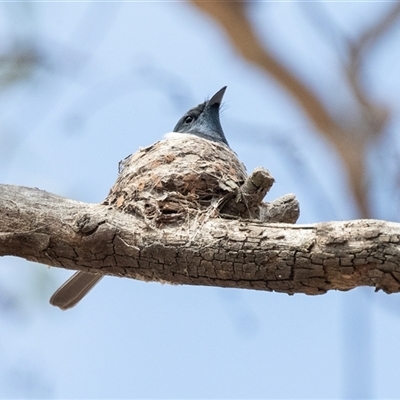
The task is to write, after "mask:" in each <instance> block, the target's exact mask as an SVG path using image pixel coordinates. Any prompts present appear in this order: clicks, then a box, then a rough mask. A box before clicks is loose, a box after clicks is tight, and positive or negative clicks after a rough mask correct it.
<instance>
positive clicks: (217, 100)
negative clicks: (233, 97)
mask: <svg viewBox="0 0 400 400" xmlns="http://www.w3.org/2000/svg"><path fill="white" fill-rule="evenodd" d="M225 90H226V86H224V87H223V88H222V89H220V90H218V92H217V93H215V94H214V96H213V97H211V99H210V100H209V101H208V106H212V105H214V104H221V102H222V98H223V97H224V93H225Z"/></svg>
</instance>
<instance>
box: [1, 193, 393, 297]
mask: <svg viewBox="0 0 400 400" xmlns="http://www.w3.org/2000/svg"><path fill="white" fill-rule="evenodd" d="M399 243H400V224H398V223H392V222H386V221H376V220H357V221H347V222H330V223H319V224H315V225H290V224H273V223H269V224H267V223H262V222H259V221H243V220H225V219H221V218H215V219H208V220H207V221H206V222H204V223H203V224H202V223H199V222H197V221H196V220H195V219H194V220H189V221H187V222H185V223H180V224H170V225H163V226H162V227H154V226H152V225H148V224H146V223H145V222H144V221H143V220H142V219H139V218H136V217H135V216H133V215H129V214H126V213H124V212H121V211H118V210H115V209H113V208H110V207H107V206H104V205H97V204H86V203H81V202H77V201H73V200H68V199H65V198H62V197H59V196H56V195H53V194H50V193H47V192H44V191H41V190H39V189H29V188H24V187H17V186H9V185H0V255H12V256H17V257H22V258H25V259H27V260H31V261H36V262H40V263H43V264H47V265H52V266H58V267H63V268H67V269H73V270H83V271H89V272H96V273H102V274H108V275H115V276H124V277H130V278H134V279H140V280H144V281H157V282H163V283H165V282H167V283H171V284H189V285H207V286H219V287H235V288H246V289H259V290H274V291H279V292H285V293H289V294H292V293H306V294H321V293H325V292H326V291H328V290H331V289H337V290H349V289H352V288H354V287H356V286H374V287H375V288H377V289H383V290H384V291H385V292H387V293H393V292H399V291H400V257H399V255H400V249H399Z"/></svg>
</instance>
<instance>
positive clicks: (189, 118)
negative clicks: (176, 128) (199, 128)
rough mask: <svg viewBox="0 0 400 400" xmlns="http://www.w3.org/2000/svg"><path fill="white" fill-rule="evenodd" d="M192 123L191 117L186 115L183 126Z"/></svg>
mask: <svg viewBox="0 0 400 400" xmlns="http://www.w3.org/2000/svg"><path fill="white" fill-rule="evenodd" d="M193 121H194V118H193V117H192V116H191V115H188V116H187V117H186V118H185V124H190V123H191V122H193Z"/></svg>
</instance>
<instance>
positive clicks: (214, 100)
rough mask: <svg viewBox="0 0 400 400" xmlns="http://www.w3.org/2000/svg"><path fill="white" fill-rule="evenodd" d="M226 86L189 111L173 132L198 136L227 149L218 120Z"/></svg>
mask: <svg viewBox="0 0 400 400" xmlns="http://www.w3.org/2000/svg"><path fill="white" fill-rule="evenodd" d="M225 90H226V86H224V87H223V88H222V89H220V90H219V91H218V92H217V93H215V94H214V96H212V97H211V99H210V100H207V101H205V102H204V103H201V104H199V105H198V106H196V107H194V108H192V109H190V110H189V111H188V112H187V113H186V114H185V115H184V116H183V117H182V118H181V119H180V120H179V121H178V123H177V124H176V126H175V128H174V130H173V132H177V133H186V134H191V135H196V136H200V137H202V138H204V139H208V140H213V141H214V142H219V143H224V144H226V145H227V146H228V147H229V144H228V142H227V140H226V138H225V135H224V132H223V130H222V127H221V122H220V120H219V109H220V105H221V101H222V97H223V96H224V93H225Z"/></svg>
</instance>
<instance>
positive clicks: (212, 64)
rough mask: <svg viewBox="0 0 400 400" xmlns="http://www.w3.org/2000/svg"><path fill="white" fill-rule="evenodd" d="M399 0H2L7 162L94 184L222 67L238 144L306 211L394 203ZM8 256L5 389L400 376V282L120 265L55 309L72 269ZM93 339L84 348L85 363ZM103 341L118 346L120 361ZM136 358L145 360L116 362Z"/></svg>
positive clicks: (57, 188)
mask: <svg viewBox="0 0 400 400" xmlns="http://www.w3.org/2000/svg"><path fill="white" fill-rule="evenodd" d="M206 7H207V8H206ZM398 8H399V7H398V5H397V3H395V4H390V3H379V4H378V3H376V4H339V3H337V4H335V3H329V4H321V3H312V4H308V5H307V4H302V3H299V4H281V3H248V2H243V3H240V2H235V3H231V2H225V3H201V2H199V3H195V2H193V4H192V5H190V4H188V3H184V4H156V5H149V4H141V5H139V4H129V5H128V4H124V5H121V4H117V3H115V4H112V3H109V4H100V3H98V4H52V5H49V4H40V3H34V4H30V3H18V4H8V3H5V4H4V5H3V6H2V10H1V11H2V13H1V15H2V19H3V21H4V22H5V24H3V35H2V37H4V38H7V40H4V41H3V42H2V49H3V57H2V58H1V60H0V61H1V67H2V81H3V83H4V84H3V92H2V96H1V98H0V101H1V104H2V108H1V109H2V115H1V121H2V124H1V126H2V132H1V133H0V140H1V143H2V145H1V150H0V151H1V157H0V163H1V165H2V169H1V171H2V180H1V181H2V183H12V184H23V185H26V186H37V187H40V188H41V189H46V190H49V191H52V192H54V193H58V194H61V195H64V196H66V197H69V198H74V199H77V200H82V201H92V202H100V201H101V200H102V199H103V198H104V197H105V195H106V194H107V191H108V188H109V187H110V186H111V184H112V183H113V181H114V180H115V176H116V164H117V162H118V160H120V159H122V158H124V157H125V156H126V155H127V154H129V153H131V152H133V151H135V150H136V149H137V147H138V146H145V145H148V144H151V143H152V142H154V141H156V140H158V139H159V138H160V137H161V135H162V133H163V132H165V131H167V130H170V129H171V128H172V127H173V125H174V124H175V122H176V120H177V118H179V117H180V115H181V114H182V111H186V109H187V108H188V107H190V106H192V105H194V104H197V103H198V102H200V101H201V100H203V98H204V96H205V95H207V94H212V93H214V92H215V90H216V89H218V88H220V87H221V86H222V85H224V84H227V85H228V93H229V96H230V97H229V98H228V96H227V102H228V105H229V108H228V110H227V111H226V113H225V115H224V116H223V125H224V128H225V131H226V134H227V136H228V140H229V141H230V143H231V146H232V148H234V150H235V151H237V152H238V154H239V156H240V158H241V159H242V160H243V161H244V162H245V164H246V165H247V167H248V169H249V170H252V168H253V167H254V166H256V165H263V166H264V167H266V168H268V169H270V170H271V172H272V173H273V175H274V176H275V178H276V180H277V183H276V185H275V186H274V188H273V191H272V192H271V195H272V196H275V197H277V196H279V195H281V194H285V193H287V192H294V193H296V195H298V197H299V199H300V202H301V207H302V217H301V220H300V222H303V223H309V222H315V221H321V220H333V219H349V218H357V217H360V216H362V217H373V218H381V219H388V220H392V221H396V220H397V219H398V217H397V211H398V210H397V201H396V199H397V196H398V176H399V174H398V161H397V160H398V157H397V152H398V139H397V135H396V132H397V130H398V126H397V125H398V115H397V114H398V110H397V106H396V104H397V103H396V101H397V100H396V96H397V92H398V85H399V79H398V76H399V75H398V73H397V68H396V65H397V64H398V60H399V54H398V49H397V48H398V46H397V45H396V43H397V41H398V40H397V38H398V34H399V27H398V14H399V10H398ZM199 9H201V10H202V11H206V14H201V13H198V10H199ZM210 16H211V17H212V18H211V19H210V18H209V17H210ZM220 28H222V29H220ZM166 31H168V35H166V34H165V32H166ZM232 44H233V46H232ZM232 49H235V50H238V51H232ZM243 56H244V57H243ZM248 61H250V63H249V62H248ZM254 63H255V64H256V66H257V68H254V65H253V64H254ZM264 72H267V74H265V73H264ZM271 77H272V78H273V79H271ZM282 88H284V89H286V90H283V91H282ZM205 91H206V93H204V92H205ZM326 139H328V140H326ZM0 261H1V266H0V273H1V278H2V279H1V285H2V290H1V293H2V309H3V310H4V313H3V318H7V313H6V310H11V311H12V315H13V316H14V318H15V316H19V317H20V322H19V323H17V324H16V323H13V322H12V319H10V318H7V321H8V324H6V325H7V327H8V329H7V330H4V332H3V333H2V339H3V341H6V342H7V344H8V345H7V346H5V347H4V349H3V351H2V353H3V354H2V359H3V360H5V361H4V364H3V367H2V371H1V375H2V378H1V381H2V382H3V383H2V384H1V386H0V392H1V393H3V394H4V395H5V396H11V395H12V394H14V393H16V394H18V395H20V396H21V395H24V397H27V396H33V395H36V396H37V395H41V396H43V395H52V396H60V397H71V396H80V397H88V396H103V397H104V396H106V395H109V396H114V397H115V396H120V397H121V396H130V397H132V396H136V395H137V396H163V397H165V396H167V395H169V396H178V395H180V396H190V395H192V396H194V395H197V396H207V397H211V396H213V397H217V396H227V397H231V396H234V395H236V396H242V397H250V396H257V397H267V396H271V397H285V396H286V397H296V396H297V397H309V396H318V397H338V396H341V395H342V396H345V397H346V396H347V397H355V396H357V395H358V396H359V397H360V396H361V397H368V396H372V395H375V396H377V397H389V396H394V395H395V393H397V392H398V387H397V386H396V385H397V383H396V382H397V380H396V379H394V375H393V377H392V375H391V374H395V373H396V371H397V363H398V361H397V360H398V359H399V357H397V355H396V351H395V350H394V349H395V346H393V344H394V343H395V340H396V339H394V338H396V337H398V332H397V331H398V329H399V328H400V327H399V321H398V312H397V308H398V304H397V303H398V301H397V297H395V296H390V297H388V296H386V295H382V294H379V293H377V294H372V292H371V290H358V291H355V292H350V293H346V294H344V293H330V294H328V295H325V296H320V297H317V298H314V297H312V298H311V297H305V296H294V298H289V297H287V296H283V295H279V294H267V293H256V292H251V291H235V290H227V289H226V290H222V289H220V290H218V289H207V288H191V287H178V288H176V287H168V286H160V285H144V284H140V283H138V282H134V281H129V280H113V279H111V278H110V279H107V280H105V282H104V284H103V285H102V288H100V289H98V290H96V291H95V292H93V293H91V297H90V299H88V300H87V301H86V302H85V303H82V306H81V307H80V308H79V309H78V310H77V311H76V312H74V314H70V315H67V314H63V315H61V316H60V315H59V314H57V310H53V309H50V308H49V307H47V305H46V306H43V305H44V304H46V302H47V298H48V295H49V294H50V293H51V291H52V290H53V289H54V286H56V284H55V282H52V284H51V285H50V284H49V280H52V279H56V278H54V277H55V276H57V280H60V281H61V280H62V279H64V277H65V276H68V273H63V271H57V270H56V269H51V270H50V271H49V272H47V273H46V272H45V269H44V268H39V267H37V266H35V267H34V268H27V267H26V265H25V264H22V263H21V262H20V261H18V260H11V259H3V260H0ZM33 270H34V272H32V271H33ZM27 274H32V275H30V276H31V278H30V279H28V278H27V277H28V275H27ZM61 275H62V276H61ZM106 281H107V282H106ZM35 282H37V285H35ZM46 282H47V283H46ZM117 285H118V286H117ZM6 293H8V295H7V296H6ZM32 293H36V294H41V296H42V297H41V301H40V303H35V302H34V299H35V296H34V295H33V294H32ZM372 302H373V303H372ZM116 303H117V304H116ZM39 304H40V306H41V307H38V306H39ZM128 305H129V306H128ZM377 305H383V306H384V307H377ZM94 310H96V314H94ZM388 310H389V311H390V310H394V311H395V312H394V313H393V314H390V313H388V312H387V311H388ZM118 311H120V312H118ZM28 316H29V317H28ZM14 321H15V319H14ZM18 324H20V325H18ZM21 324H24V329H19V327H20V326H21ZM82 326H85V329H83V330H82V328H81V327H82ZM138 327H140V328H138ZM92 329H93V330H92ZM121 332H124V335H121ZM93 337H96V338H97V340H96V341H93ZM116 337H118V338H119V340H118V342H117V341H116V340H115V338H116ZM49 338H54V339H56V340H54V341H53V340H50V342H49ZM189 338H190V340H189ZM13 343H15V346H13ZM19 343H24V345H22V346H20V345H19V346H17V344H19ZM138 343H140V344H141V346H138V345H137V344H138ZM193 343H196V346H195V347H194V346H193ZM105 348H106V349H108V351H109V353H107V356H106V357H104V353H103V351H104V349H105ZM6 349H17V350H6ZM49 349H51V351H50V352H49V351H48V350H49ZM171 349H173V352H172V353H173V354H171ZM83 351H84V352H85V353H86V354H87V364H86V363H85V362H82V361H81V362H80V365H79V366H77V365H76V359H77V358H78V357H79V359H80V360H82V357H81V355H82V352H83ZM35 354H40V355H41V356H40V358H39V357H38V356H35ZM100 354H101V355H102V357H100ZM321 354H324V357H321ZM211 355H212V357H211ZM36 357H37V358H36ZM39 359H40V365H42V369H41V370H39V371H38V372H33V371H37V368H36V366H37V365H38V364H39ZM102 359H106V360H107V363H108V366H109V362H110V361H109V360H111V359H115V360H116V362H115V364H117V366H116V367H115V369H114V373H115V375H113V376H112V377H111V376H110V380H108V379H104V376H103V374H104V371H106V370H107V371H108V369H107V368H105V365H104V364H103V363H102V362H101V360H102ZM30 365H33V366H34V367H33V368H30ZM239 365H240V368H239ZM81 368H82V369H81ZM88 369H90V370H91V371H93V374H92V376H91V377H90V378H88V376H87V374H85V373H83V370H86V371H87V370H88ZM49 371H53V372H49ZM58 371H59V372H61V373H60V374H59V373H58ZM127 371H129V373H130V376H135V377H137V379H132V380H131V381H130V382H126V381H127V380H126V379H124V380H123V381H122V380H121V379H118V378H116V377H118V376H119V377H122V376H126V375H125V374H126V372H127ZM383 372H384V373H383ZM38 375H39V376H38ZM310 377H312V378H310ZM10 378H12V379H10ZM154 378H157V379H156V380H157V381H158V382H159V385H157V386H155V385H154V384H151V382H154ZM111 381H112V382H111ZM183 381H184V382H185V384H183V383H182V382H183ZM288 381H290V382H291V385H287V382H288ZM30 382H34V384H30ZM122 382H125V384H122ZM205 382H206V383H207V384H205ZM21 383H23V384H21Z"/></svg>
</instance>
